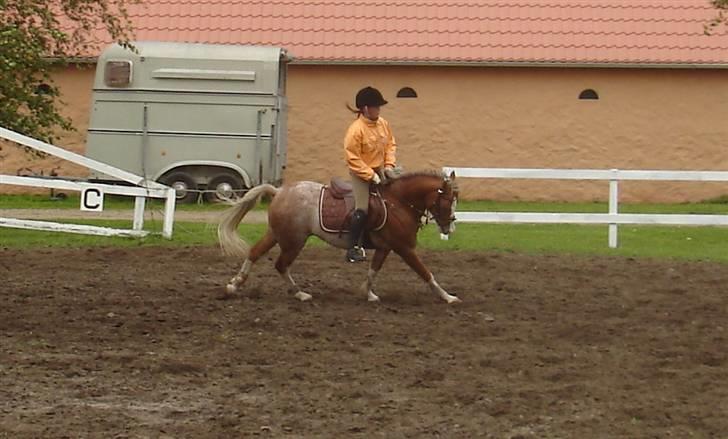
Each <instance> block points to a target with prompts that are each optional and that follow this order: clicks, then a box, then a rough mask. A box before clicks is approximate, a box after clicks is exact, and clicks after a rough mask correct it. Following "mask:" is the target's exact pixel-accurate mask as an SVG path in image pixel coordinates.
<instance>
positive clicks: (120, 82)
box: [104, 60, 131, 87]
mask: <svg viewBox="0 0 728 439" xmlns="http://www.w3.org/2000/svg"><path fill="white" fill-rule="evenodd" d="M104 83H105V84H106V85H107V86H109V87H126V86H127V85H129V84H131V61H128V60H123V61H107V62H106V67H105V68H104Z"/></svg>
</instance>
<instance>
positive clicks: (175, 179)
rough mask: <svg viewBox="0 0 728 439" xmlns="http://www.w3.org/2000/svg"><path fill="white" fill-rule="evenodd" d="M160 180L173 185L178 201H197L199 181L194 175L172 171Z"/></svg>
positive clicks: (170, 185)
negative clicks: (196, 181)
mask: <svg viewBox="0 0 728 439" xmlns="http://www.w3.org/2000/svg"><path fill="white" fill-rule="evenodd" d="M159 182H160V183H162V184H166V185H167V186H169V187H171V188H172V189H174V190H175V192H176V193H177V202H178V203H186V204H189V203H194V202H195V201H197V198H198V193H197V192H195V191H197V183H195V180H194V179H193V178H192V176H191V175H190V174H188V173H186V172H180V171H177V172H172V173H171V174H169V175H165V176H164V177H162V178H160V179H159Z"/></svg>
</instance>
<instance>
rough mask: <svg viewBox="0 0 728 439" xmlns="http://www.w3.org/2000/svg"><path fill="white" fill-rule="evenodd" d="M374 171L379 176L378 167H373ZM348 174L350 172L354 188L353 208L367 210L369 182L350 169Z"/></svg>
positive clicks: (380, 174)
mask: <svg viewBox="0 0 728 439" xmlns="http://www.w3.org/2000/svg"><path fill="white" fill-rule="evenodd" d="M374 172H376V173H377V174H379V176H380V177H381V176H382V173H381V171H380V170H379V169H375V170H374ZM349 174H351V186H352V189H353V190H354V203H355V209H360V210H363V211H364V212H367V211H368V210H369V185H370V184H371V182H369V181H365V180H363V179H362V178H361V177H359V176H358V175H356V174H355V173H353V172H351V171H349Z"/></svg>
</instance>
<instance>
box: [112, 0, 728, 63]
mask: <svg viewBox="0 0 728 439" xmlns="http://www.w3.org/2000/svg"><path fill="white" fill-rule="evenodd" d="M131 14H132V20H133V23H134V26H135V28H136V34H135V39H137V40H160V41H179V42H204V43H225V44H262V45H274V46H281V47H284V48H286V49H288V50H289V51H290V52H291V53H292V54H293V55H294V56H295V57H296V59H297V60H298V61H299V62H364V63H368V62H427V63H474V62H475V63H490V62H493V63H498V62H506V63H508V62H515V63H523V62H526V63H579V64H581V63H596V64H622V63H624V64H722V65H728V31H726V28H725V27H722V28H718V30H717V31H716V32H715V33H714V35H710V36H708V35H704V32H703V30H704V27H703V26H704V24H705V23H706V22H707V21H708V20H710V19H711V18H713V17H715V15H716V11H715V10H714V9H713V8H712V7H711V6H710V4H709V2H708V0H593V1H587V0H538V1H537V0H480V1H472V0H439V1H414V0H389V1H386V2H383V1H376V0H374V1H372V2H366V1H344V0H338V1H337V0H265V1H260V0H253V1H246V0H234V1H233V0H146V1H145V4H143V5H139V6H133V7H132V8H131ZM99 38H100V39H101V40H108V38H105V37H104V36H103V35H102V34H101V33H100V34H99ZM104 42H106V41H104Z"/></svg>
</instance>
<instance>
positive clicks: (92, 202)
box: [81, 187, 104, 212]
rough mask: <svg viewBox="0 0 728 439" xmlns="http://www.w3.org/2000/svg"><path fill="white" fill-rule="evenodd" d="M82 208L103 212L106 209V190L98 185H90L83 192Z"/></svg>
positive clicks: (88, 210)
mask: <svg viewBox="0 0 728 439" xmlns="http://www.w3.org/2000/svg"><path fill="white" fill-rule="evenodd" d="M81 210H85V211H87V212H101V211H103V210H104V191H102V190H101V189H100V188H97V187H88V188H86V189H84V190H83V191H82V192H81Z"/></svg>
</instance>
